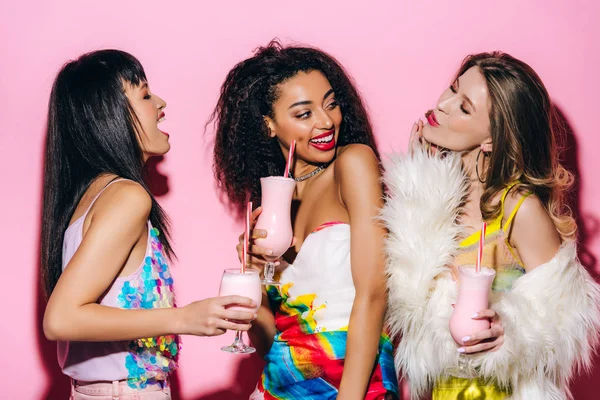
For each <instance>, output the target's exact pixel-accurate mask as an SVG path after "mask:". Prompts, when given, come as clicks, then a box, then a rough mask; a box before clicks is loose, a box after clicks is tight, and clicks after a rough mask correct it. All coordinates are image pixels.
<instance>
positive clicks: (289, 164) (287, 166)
mask: <svg viewBox="0 0 600 400" xmlns="http://www.w3.org/2000/svg"><path fill="white" fill-rule="evenodd" d="M295 149H296V141H295V140H292V143H290V151H289V152H288V158H287V162H286V163H285V172H284V173H283V177H284V178H288V177H289V176H290V168H292V160H293V157H294V150H295Z"/></svg>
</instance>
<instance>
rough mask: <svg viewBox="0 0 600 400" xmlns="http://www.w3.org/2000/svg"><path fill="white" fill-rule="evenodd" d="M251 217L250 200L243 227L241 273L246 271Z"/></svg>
mask: <svg viewBox="0 0 600 400" xmlns="http://www.w3.org/2000/svg"><path fill="white" fill-rule="evenodd" d="M251 217H252V202H251V201H249V202H248V204H247V205H246V228H245V229H244V248H243V249H242V274H243V273H245V272H246V262H247V261H246V259H247V258H248V246H249V245H250V218H251Z"/></svg>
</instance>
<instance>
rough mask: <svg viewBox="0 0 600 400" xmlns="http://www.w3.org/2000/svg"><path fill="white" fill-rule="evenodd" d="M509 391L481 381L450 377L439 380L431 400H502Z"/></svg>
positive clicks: (478, 379) (508, 394)
mask: <svg viewBox="0 0 600 400" xmlns="http://www.w3.org/2000/svg"><path fill="white" fill-rule="evenodd" d="M509 396H510V390H507V389H503V388H501V387H499V386H497V385H494V384H493V383H489V382H486V381H485V380H483V379H480V378H475V379H465V378H457V377H454V376H450V377H448V378H444V379H440V380H439V381H438V382H437V383H436V385H435V386H434V388H433V393H432V400H484V399H485V400H504V399H506V398H508V397H509Z"/></svg>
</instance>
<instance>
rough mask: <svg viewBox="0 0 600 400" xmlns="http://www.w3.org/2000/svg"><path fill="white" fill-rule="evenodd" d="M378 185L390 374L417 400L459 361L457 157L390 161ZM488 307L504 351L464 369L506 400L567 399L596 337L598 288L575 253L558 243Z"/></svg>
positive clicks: (460, 194) (474, 359)
mask: <svg viewBox="0 0 600 400" xmlns="http://www.w3.org/2000/svg"><path fill="white" fill-rule="evenodd" d="M384 181H385V184H386V185H387V187H388V190H389V192H388V196H387V202H386V205H385V206H384V208H383V211H382V215H381V217H382V219H383V221H384V222H385V224H386V226H387V228H388V230H389V235H388V238H387V239H386V254H387V265H386V269H387V274H388V290H389V307H388V323H389V325H390V329H391V331H392V334H393V335H394V336H395V337H401V340H400V343H399V346H398V349H397V352H396V356H395V364H396V369H397V371H399V372H400V371H402V373H403V374H404V376H405V377H406V378H408V381H409V385H410V389H411V394H412V396H411V397H412V398H413V399H416V398H420V397H422V396H423V395H425V394H426V393H428V392H429V390H431V388H432V386H433V385H434V383H435V381H436V380H437V379H438V378H439V377H442V376H446V375H447V373H448V368H452V367H456V365H457V362H458V354H459V353H458V352H457V351H456V350H457V348H458V346H457V345H456V344H455V343H454V341H453V340H452V337H451V336H450V332H449V330H448V323H449V319H450V315H451V313H452V306H451V304H452V303H454V302H455V299H456V294H457V289H456V284H455V283H454V282H453V280H452V279H451V278H450V277H449V276H450V275H449V274H448V273H447V271H448V267H447V266H448V265H450V264H452V261H453V259H454V256H455V254H456V252H457V250H458V241H459V239H458V238H459V237H460V236H461V227H460V226H459V225H457V223H456V221H457V216H458V214H459V212H460V206H461V203H462V201H463V199H464V198H465V195H466V190H467V183H466V182H467V180H466V179H465V176H464V174H463V172H462V169H461V161H460V158H459V156H457V155H448V156H446V157H444V158H440V157H439V156H430V155H428V154H426V153H425V152H424V151H423V150H421V149H415V152H414V154H412V155H395V156H392V158H391V160H390V162H388V163H387V165H386V172H385V174H384ZM490 306H491V308H493V309H494V310H495V311H496V312H497V313H498V314H499V315H500V317H501V319H502V324H503V326H504V332H505V333H504V335H505V339H504V344H503V345H502V346H501V347H500V349H499V350H498V351H495V352H489V353H485V354H480V355H474V356H468V357H470V364H471V366H472V367H474V368H476V370H477V371H478V372H479V374H480V376H482V377H484V378H489V379H492V380H495V381H496V382H497V383H499V384H500V385H502V386H504V387H509V386H510V387H512V391H513V394H512V396H511V399H518V400H537V399H539V400H554V399H556V400H558V399H567V398H571V395H570V392H569V389H568V383H569V380H570V379H571V377H572V376H573V374H574V372H575V371H577V370H578V369H581V368H583V369H586V368H588V367H589V366H590V362H591V356H592V352H593V349H594V347H595V345H596V344H597V342H598V333H599V329H600V289H599V286H598V284H596V282H595V281H594V280H593V279H592V278H591V277H590V275H589V274H588V273H587V271H586V270H585V269H584V268H583V267H582V266H581V264H580V263H579V261H578V259H577V251H576V245H575V244H574V243H565V244H563V245H562V247H561V248H560V250H559V252H558V253H557V254H556V256H555V257H554V258H553V259H552V260H551V261H549V262H548V263H546V264H544V265H541V266H539V267H537V268H535V269H534V270H533V271H531V272H529V273H527V274H526V275H524V276H522V277H521V278H519V279H518V280H517V281H516V282H515V284H514V287H513V289H512V291H511V292H509V293H503V294H500V295H498V296H497V298H493V299H491V304H490Z"/></svg>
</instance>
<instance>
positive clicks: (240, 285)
mask: <svg viewBox="0 0 600 400" xmlns="http://www.w3.org/2000/svg"><path fill="white" fill-rule="evenodd" d="M231 295H238V296H243V297H248V298H250V299H252V300H254V302H255V303H256V308H255V309H254V311H256V310H258V307H260V303H261V300H262V289H261V286H260V278H259V276H258V272H257V271H251V270H246V271H245V272H244V273H243V274H242V273H241V271H240V269H239V268H235V269H234V268H232V269H226V270H225V271H224V272H223V277H222V278H221V288H220V289H219V296H231ZM227 308H231V309H233V310H238V311H246V310H248V307H240V306H229V307H227Z"/></svg>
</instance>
